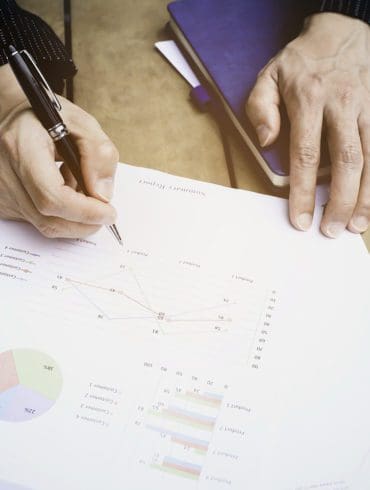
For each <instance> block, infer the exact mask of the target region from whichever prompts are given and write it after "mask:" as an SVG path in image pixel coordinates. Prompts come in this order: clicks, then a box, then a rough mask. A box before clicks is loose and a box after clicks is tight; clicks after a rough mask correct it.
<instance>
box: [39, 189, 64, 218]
mask: <svg viewBox="0 0 370 490" xmlns="http://www.w3.org/2000/svg"><path fill="white" fill-rule="evenodd" d="M35 206H36V208H37V210H38V211H39V212H40V213H41V214H42V215H43V216H57V215H58V212H59V205H58V204H57V201H56V199H55V197H54V196H52V195H51V194H45V193H40V194H39V195H38V196H37V197H36V198H35Z"/></svg>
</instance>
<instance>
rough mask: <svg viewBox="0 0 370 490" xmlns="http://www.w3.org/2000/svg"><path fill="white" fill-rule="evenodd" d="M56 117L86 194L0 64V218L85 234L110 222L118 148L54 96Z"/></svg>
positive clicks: (52, 231)
mask: <svg viewBox="0 0 370 490" xmlns="http://www.w3.org/2000/svg"><path fill="white" fill-rule="evenodd" d="M59 99H60V102H61V105H62V108H63V109H62V113H61V114H62V117H63V119H64V121H65V123H66V126H67V127H68V129H69V131H70V133H71V135H72V137H73V138H74V141H75V143H76V145H77V147H78V150H79V153H80V157H81V170H82V174H83V178H84V182H85V185H86V187H87V190H88V192H89V195H90V196H91V197H87V196H85V195H83V194H81V193H80V192H78V191H77V189H76V182H75V180H74V178H73V176H72V175H71V173H70V172H69V170H68V169H66V168H65V166H64V165H63V166H62V168H61V170H59V169H58V167H57V166H56V164H55V161H56V160H58V156H57V155H56V154H55V147H54V145H53V142H52V140H51V138H50V136H49V135H48V133H47V131H46V130H45V129H44V128H43V127H42V126H41V124H40V122H39V121H38V120H37V118H36V117H35V115H34V113H33V111H32V110H31V108H30V105H29V103H28V101H27V100H26V99H25V96H24V94H23V92H22V90H21V88H20V87H19V85H18V82H17V81H16V79H15V77H14V75H13V73H12V71H11V68H10V67H9V66H8V65H4V66H2V67H0V218H4V219H14V220H23V221H28V222H30V223H32V224H33V225H34V226H35V227H36V228H37V229H38V230H39V231H40V232H41V233H42V234H43V235H45V236H47V237H51V238H56V237H63V238H78V237H84V236H87V235H90V234H91V233H94V232H95V231H97V230H98V229H99V227H100V226H102V225H109V224H113V223H114V221H115V219H116V212H115V210H114V208H113V207H112V206H111V205H110V204H109V201H110V199H111V197H112V194H113V183H114V174H115V171H116V166H117V162H118V158H119V157H118V152H117V150H116V148H115V146H114V145H113V143H112V142H111V141H110V140H109V138H108V136H107V135H106V134H105V133H104V132H103V130H102V129H101V127H100V125H99V124H98V122H97V121H96V120H95V119H94V118H93V117H92V116H90V115H89V114H87V113H86V112H85V111H83V110H82V109H80V108H79V107H78V106H76V105H74V104H72V103H70V102H69V101H68V100H65V99H63V98H62V97H60V98H59Z"/></svg>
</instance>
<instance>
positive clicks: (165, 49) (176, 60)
mask: <svg viewBox="0 0 370 490" xmlns="http://www.w3.org/2000/svg"><path fill="white" fill-rule="evenodd" d="M154 46H155V47H156V48H157V49H158V51H160V52H161V53H162V54H163V56H164V57H165V58H166V59H167V60H168V61H169V62H170V63H171V65H172V66H173V67H174V68H175V69H176V70H177V71H178V72H179V73H180V75H181V76H183V77H184V78H185V80H186V81H187V82H188V83H189V84H190V85H191V86H192V87H193V88H194V87H197V86H198V85H200V81H199V80H198V78H197V76H196V75H195V73H194V72H193V70H192V69H191V67H190V65H189V63H188V62H187V61H186V59H185V57H184V55H183V54H182V53H181V51H180V50H179V48H178V47H177V44H176V43H175V41H158V42H156V43H155V44H154Z"/></svg>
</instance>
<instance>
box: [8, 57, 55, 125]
mask: <svg viewBox="0 0 370 490" xmlns="http://www.w3.org/2000/svg"><path fill="white" fill-rule="evenodd" d="M9 64H10V66H11V68H12V70H13V73H14V75H15V77H16V78H17V80H18V83H19V85H20V86H21V88H22V90H23V91H24V93H25V95H26V97H27V99H28V101H29V102H30V104H31V106H32V109H33V111H34V113H35V114H36V116H37V118H38V119H39V121H40V122H41V124H42V125H43V126H44V128H45V129H49V128H51V127H52V126H55V125H56V124H59V123H61V122H63V121H62V119H61V117H60V116H59V114H58V111H57V110H56V109H55V107H54V106H53V105H52V104H51V103H50V100H49V98H48V96H47V95H46V93H45V91H44V90H40V82H39V80H37V79H36V78H35V76H34V75H33V73H32V72H31V70H30V68H29V66H28V64H27V63H26V61H25V60H24V59H23V58H22V57H21V56H20V54H19V53H18V52H15V53H13V55H10V56H9Z"/></svg>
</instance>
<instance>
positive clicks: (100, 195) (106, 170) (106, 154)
mask: <svg viewBox="0 0 370 490" xmlns="http://www.w3.org/2000/svg"><path fill="white" fill-rule="evenodd" d="M63 111H64V114H65V116H66V117H65V119H66V121H67V126H68V129H69V130H70V133H71V135H72V136H73V138H74V142H75V144H76V146H77V148H78V152H79V154H80V159H81V172H82V176H83V179H84V183H85V186H86V189H87V191H88V193H89V195H90V196H92V197H95V198H96V199H99V200H101V201H104V202H109V201H110V200H111V198H112V196H113V190H114V175H115V172H116V168H117V163H118V159H119V155H118V151H117V149H116V147H115V145H114V144H113V143H112V141H111V140H110V139H109V138H108V136H107V135H106V134H105V133H104V131H103V130H102V128H101V126H100V125H99V123H98V122H97V121H96V119H95V118H93V117H92V116H91V115H90V114H88V113H86V112H85V111H83V110H82V109H81V108H80V107H78V106H75V105H74V104H71V103H70V102H69V101H65V100H63Z"/></svg>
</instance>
